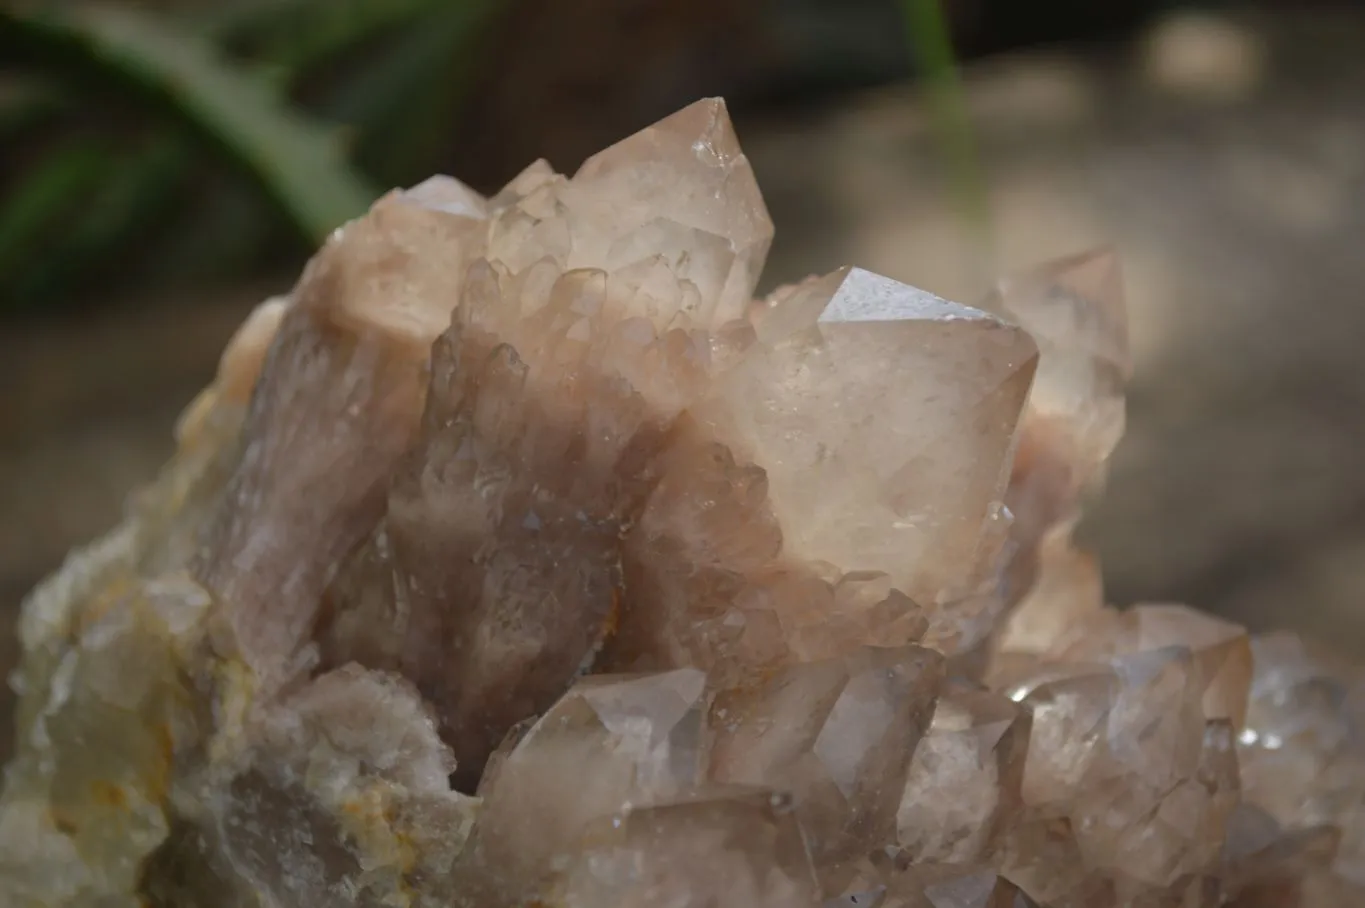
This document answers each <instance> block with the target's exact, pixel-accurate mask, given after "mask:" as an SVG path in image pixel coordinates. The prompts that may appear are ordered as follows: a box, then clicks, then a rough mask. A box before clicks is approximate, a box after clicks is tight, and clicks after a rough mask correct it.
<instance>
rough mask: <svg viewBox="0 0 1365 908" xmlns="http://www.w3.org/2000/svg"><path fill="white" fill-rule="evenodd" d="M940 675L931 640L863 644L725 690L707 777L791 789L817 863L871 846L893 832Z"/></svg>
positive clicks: (715, 711)
mask: <svg viewBox="0 0 1365 908" xmlns="http://www.w3.org/2000/svg"><path fill="white" fill-rule="evenodd" d="M942 677H943V659H942V656H941V655H940V654H938V653H937V652H934V651H933V650H928V649H923V648H921V647H917V646H904V647H897V648H894V649H880V648H875V647H864V648H862V649H860V650H858V651H857V652H855V653H853V654H851V655H849V656H846V657H844V658H842V659H831V660H825V661H822V662H813V663H806V664H801V665H795V666H792V667H791V668H789V669H786V670H785V671H783V672H781V673H780V674H777V675H775V676H774V677H772V678H771V679H769V680H768V681H767V682H764V683H758V684H753V685H751V686H748V687H746V688H742V689H734V690H727V691H721V692H720V693H718V694H717V696H716V700H715V703H714V705H713V706H712V710H711V724H712V726H713V728H714V733H715V736H716V737H715V743H714V745H713V749H712V765H711V770H710V772H711V777H712V778H713V779H715V780H716V781H721V782H730V783H743V784H751V785H763V786H771V787H776V788H783V789H788V790H791V791H792V792H793V794H794V797H795V804H796V810H797V813H798V815H800V816H801V817H803V819H804V821H805V823H806V829H807V830H808V833H809V834H810V835H811V837H812V838H811V848H812V852H813V854H814V856H815V859H816V861H817V863H818V864H826V863H829V862H837V861H842V860H847V859H849V858H852V857H855V856H856V855H858V854H859V853H865V852H867V851H870V850H871V849H872V848H874V847H876V845H877V844H878V843H879V842H887V841H890V840H891V838H892V837H893V835H894V830H895V824H896V808H897V805H898V803H899V794H900V791H901V790H903V787H904V780H905V776H906V772H907V771H908V769H909V763H910V758H911V756H912V754H913V753H914V751H915V747H916V745H917V744H918V742H919V741H920V738H921V737H922V736H923V735H924V732H925V730H926V729H927V727H928V725H929V721H930V716H931V715H932V713H933V706H934V699H935V697H936V694H937V692H938V689H939V686H940V684H941V681H942ZM813 706H814V707H816V708H814V709H812V707H813Z"/></svg>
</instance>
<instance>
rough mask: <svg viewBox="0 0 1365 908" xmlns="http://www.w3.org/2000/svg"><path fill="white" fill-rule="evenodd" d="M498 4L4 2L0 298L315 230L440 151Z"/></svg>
mask: <svg viewBox="0 0 1365 908" xmlns="http://www.w3.org/2000/svg"><path fill="white" fill-rule="evenodd" d="M505 5H506V4H505V3H500V2H499V0H236V2H223V3H221V4H195V5H185V4H176V5H173V6H172V7H171V8H170V9H169V10H157V11H147V10H144V9H142V8H140V7H138V6H134V5H131V4H129V3H126V2H104V3H93V4H91V3H86V4H73V3H70V2H62V3H59V2H26V3H25V2H19V0H0V61H3V63H2V64H0V149H3V153H4V155H5V159H6V164H7V166H6V168H5V174H4V176H3V177H0V301H3V303H4V304H5V305H6V306H35V305H38V304H42V303H45V302H49V301H52V300H56V299H59V298H65V297H69V296H71V295H73V294H89V293H92V292H97V290H98V288H100V287H101V286H104V285H106V284H107V282H109V280H110V278H111V277H117V278H118V279H119V282H120V283H122V282H124V281H125V280H126V279H127V278H128V277H129V276H130V273H138V272H141V273H148V274H150V273H155V274H156V275H158V276H161V277H166V276H171V277H174V276H182V277H184V276H196V277H203V276H209V275H213V274H222V273H224V272H229V273H230V272H232V271H236V270H240V269H244V268H247V267H252V266H254V265H257V264H259V263H260V262H261V261H262V260H263V259H268V258H269V257H270V256H271V255H272V254H279V253H281V252H283V251H285V250H298V249H306V248H308V247H309V246H311V245H313V244H315V243H317V242H318V241H320V240H321V239H322V238H324V237H325V236H326V235H327V234H328V233H329V232H330V231H331V230H332V229H334V228H335V227H336V226H338V225H339V224H341V223H342V222H344V221H345V220H347V219H348V218H350V217H353V216H355V215H357V214H359V213H361V212H362V211H364V209H365V208H366V207H367V206H368V204H369V203H370V201H371V200H372V199H373V198H375V196H376V195H377V194H378V191H379V190H380V189H381V188H386V187H388V186H390V185H394V184H395V183H396V182H400V181H402V180H404V179H406V178H410V177H411V175H412V174H416V173H423V172H429V171H430V170H431V169H432V168H433V167H434V166H436V162H437V161H438V159H439V155H440V153H441V150H442V143H443V142H444V141H446V140H447V139H448V135H449V125H450V119H451V115H452V111H453V109H454V108H455V106H456V105H457V104H458V103H459V100H460V98H461V96H462V93H463V91H464V89H465V85H466V83H467V78H468V64H469V60H470V58H471V57H472V56H473V48H474V47H475V42H476V40H477V37H478V35H479V34H480V33H481V32H482V31H483V30H484V29H486V28H487V27H488V26H489V24H490V23H491V22H492V17H493V16H494V15H495V14H496V13H497V12H498V10H499V8H500V7H502V6H505ZM182 7H183V9H182ZM338 124H344V128H343V127H342V126H339V125H338Z"/></svg>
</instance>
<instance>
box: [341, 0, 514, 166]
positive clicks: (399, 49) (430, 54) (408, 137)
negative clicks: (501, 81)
mask: <svg viewBox="0 0 1365 908" xmlns="http://www.w3.org/2000/svg"><path fill="white" fill-rule="evenodd" d="M499 5H500V4H499V3H498V2H497V0H463V2H459V3H453V4H450V5H448V6H444V7H441V8H439V9H435V10H432V11H431V12H429V13H428V14H427V15H425V16H423V17H422V18H420V19H419V20H417V21H415V22H413V23H411V24H410V25H408V26H407V27H405V28H404V29H403V30H402V32H401V33H399V34H397V35H395V36H394V37H393V39H392V40H391V41H390V42H389V43H388V44H387V45H386V46H385V47H384V48H382V49H381V50H380V51H379V52H378V53H377V55H376V57H375V59H374V60H373V61H372V62H371V63H370V64H369V65H368V66H367V67H365V68H364V69H363V70H361V71H360V72H358V73H357V74H356V75H355V76H354V77H352V78H350V79H348V80H346V81H344V82H343V83H341V84H340V85H339V86H338V88H337V89H336V91H335V92H334V94H333V97H332V99H331V102H330V103H329V104H328V105H327V108H326V109H327V110H328V111H329V112H331V114H332V115H333V116H335V117H336V118H337V119H338V120H341V121H342V122H346V123H354V124H355V125H356V126H357V127H358V131H359V133H360V136H361V149H360V160H362V161H364V162H365V163H366V164H367V165H368V166H369V169H370V171H371V172H373V173H377V174H380V175H383V176H385V177H389V178H392V179H400V178H401V176H402V175H405V174H411V173H413V172H420V171H422V170H425V169H426V168H429V167H430V166H432V161H433V159H435V158H437V157H439V154H440V149H439V148H436V147H434V146H435V145H436V143H437V142H442V141H445V140H446V139H448V137H449V134H450V133H449V124H450V118H451V116H452V111H453V110H454V108H455V107H456V106H457V104H458V103H459V100H460V98H461V97H462V96H463V93H464V91H465V89H466V88H467V86H468V75H469V72H468V70H469V64H470V62H471V60H472V57H473V55H472V54H471V53H470V52H469V50H468V49H469V47H470V45H471V44H472V43H473V38H474V37H475V36H476V35H477V34H479V33H480V32H481V31H482V27H483V26H484V25H485V24H486V23H487V22H488V19H489V17H490V16H491V15H492V14H493V13H494V12H495V11H496V10H497V8H498V7H499ZM396 98H401V99H403V100H402V103H395V102H394V99H396Z"/></svg>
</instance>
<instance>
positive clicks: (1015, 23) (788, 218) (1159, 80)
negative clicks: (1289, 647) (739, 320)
mask: <svg viewBox="0 0 1365 908" xmlns="http://www.w3.org/2000/svg"><path fill="white" fill-rule="evenodd" d="M704 95H724V96H725V97H726V98H727V99H728V100H729V101H730V105H731V111H732V114H733V116H734V119H735V122H736V125H737V127H738V129H739V132H740V137H741V140H742V141H743V143H744V147H745V149H746V150H747V151H748V153H749V155H750V157H751V158H752V160H753V162H754V166H755V169H756V170H757V172H758V176H759V179H760V182H761V183H762V185H763V187H764V190H765V194H766V196H767V199H768V203H769V206H770V208H771V211H772V215H773V218H774V220H775V222H776V224H777V241H776V244H775V247H774V250H773V254H772V257H771V259H770V265H769V271H768V275H767V278H766V281H765V283H766V285H767V286H769V287H770V286H772V285H774V284H776V283H778V282H781V281H785V280H791V279H794V278H799V277H801V276H804V275H805V274H808V273H810V272H815V271H823V270H827V269H829V268H832V267H835V266H837V265H840V264H844V263H856V264H859V265H862V266H864V267H868V268H871V269H873V270H877V271H881V272H883V273H886V274H888V275H891V276H893V277H896V278H899V279H901V280H905V281H907V282H911V283H915V284H918V285H920V286H923V287H926V288H927V289H930V290H933V291H935V292H937V293H940V294H942V295H945V296H949V297H951V298H954V299H959V300H962V301H964V302H971V301H973V300H975V299H977V298H979V297H980V296H981V295H982V294H983V293H984V292H985V291H986V289H987V287H988V286H989V285H990V283H991V281H992V280H993V279H994V277H995V276H996V275H998V274H999V273H1000V272H1002V271H1007V270H1011V269H1014V268H1018V267H1020V266H1024V265H1027V264H1029V263H1031V262H1034V261H1037V260H1038V259H1041V258H1044V257H1048V256H1053V255H1060V254H1065V253H1069V252H1074V251H1077V250H1080V249H1084V248H1087V247H1090V246H1094V245H1097V244H1100V243H1111V244H1113V245H1115V246H1117V247H1118V249H1119V250H1120V252H1121V254H1122V257H1123V259H1124V262H1125V268H1126V274H1127V279H1128V289H1129V299H1130V309H1131V313H1132V323H1133V343H1134V346H1135V358H1136V375H1135V378H1134V382H1133V386H1132V392H1131V397H1130V410H1129V422H1130V427H1129V432H1128V436H1127V438H1126V440H1125V441H1124V443H1123V445H1122V446H1121V448H1120V450H1119V452H1118V454H1117V456H1116V458H1115V461H1114V463H1113V468H1112V471H1111V478H1110V485H1109V490H1108V493H1107V496H1106V497H1105V498H1104V499H1103V500H1102V501H1100V502H1098V503H1097V504H1096V505H1095V507H1094V508H1093V510H1092V512H1091V514H1090V517H1089V518H1088V521H1087V524H1086V527H1085V531H1084V537H1085V539H1086V541H1087V542H1088V544H1089V545H1091V546H1092V547H1093V548H1095V549H1096V550H1097V551H1098V552H1099V553H1100V555H1101V556H1102V558H1103V560H1104V563H1105V566H1106V571H1107V581H1108V588H1109V593H1110V597H1111V599H1112V600H1113V601H1115V602H1116V603H1130V602H1134V601H1143V600H1146V601H1152V600H1158V601H1161V600H1167V601H1169V600H1177V601H1185V602H1189V603H1192V604H1194V605H1198V606H1201V607H1204V608H1209V609H1213V610H1215V611H1218V612H1220V613H1222V614H1225V615H1229V616H1231V617H1233V618H1235V619H1237V620H1241V621H1244V622H1246V623H1249V624H1251V625H1252V626H1254V627H1264V626H1267V625H1287V626H1291V627H1296V628H1300V629H1304V630H1307V631H1309V632H1312V633H1315V634H1318V635H1321V636H1325V637H1328V638H1330V639H1331V640H1333V641H1335V642H1336V644H1337V646H1338V647H1340V648H1342V649H1345V650H1347V651H1351V652H1354V653H1355V654H1356V655H1365V607H1363V605H1365V604H1363V603H1362V597H1363V596H1365V470H1362V463H1361V462H1362V459H1363V458H1362V453H1365V445H1362V441H1365V360H1363V359H1362V358H1361V357H1360V356H1359V355H1358V351H1359V348H1360V347H1361V345H1362V342H1365V4H1361V3H1346V2H1311V0H1280V2H1273V0H1262V2H1252V0H1246V2H1225V3H1202V4H1195V3H1184V2H1175V0H1166V2H1162V0H1105V2H1090V0H1029V2H1021V0H572V2H570V0H233V2H227V0H217V2H215V0H155V2H152V0H144V2H131V0H127V2H114V0H108V2H101V3H69V2H68V3H63V2H20V0H0V618H2V619H3V624H0V627H3V630H0V668H3V667H5V666H7V665H8V664H10V662H11V660H12V658H13V654H14V651H15V647H16V644H15V641H14V638H13V636H12V634H11V633H10V628H11V627H12V624H13V617H14V615H15V613H16V610H17V607H18V604H19V601H20V600H21V598H22V596H23V594H24V593H25V591H26V590H27V589H28V588H29V587H30V586H31V585H32V584H33V583H34V582H35V581H36V580H37V579H39V578H40V577H41V576H42V575H44V574H45V573H47V572H49V571H50V570H52V569H53V568H55V567H56V566H57V565H58V564H59V563H60V561H61V559H62V557H63V555H64V554H65V553H66V551H67V550H68V549H69V548H70V547H71V546H72V545H73V544H76V543H79V542H83V541H85V540H88V539H90V538H91V537H93V536H94V535H96V534H98V533H99V532H101V531H103V530H104V529H106V528H107V527H109V526H110V525H111V524H112V523H113V522H114V521H115V520H116V519H117V517H118V514H119V511H120V508H121V506H122V502H123V500H124V497H125V496H126V494H127V493H128V491H129V490H130V489H131V488H133V487H134V486H136V485H137V484H139V483H142V482H144V481H146V480H147V479H148V478H150V477H151V476H152V475H153V473H154V472H155V470H156V468H157V467H158V466H159V464H160V463H161V462H162V461H163V460H164V459H165V457H166V456H167V455H168V453H169V451H170V447H171V441H170V429H171V425H172V423H173V420H174V418H175V416H176V414H177V413H178V411H179V409H180V408H181V407H182V406H183V405H184V404H185V403H186V402H188V401H189V399H190V398H191V397H192V395H193V394H194V392H195V391H196V390H197V389H198V388H199V387H200V386H201V385H203V384H204V383H205V382H206V381H207V380H208V379H209V377H210V376H211V374H212V370H213V368H214V364H215V361H216V357H217V354H218V351H219V349H220V348H221V346H222V344H223V343H224V341H225V340H226V338H227V337H228V336H229V334H230V333H231V331H232V329H233V328H234V327H235V325H236V324H237V322H238V321H239V320H240V319H241V318H242V316H243V315H244V314H245V313H246V312H247V311H248V310H249V309H250V307H251V306H252V305H254V304H255V303H256V302H258V301H259V300H261V299H262V298H264V297H265V296H266V295H268V294H270V293H274V292H279V291H283V290H285V289H287V288H288V287H289V286H290V284H291V283H292V280H293V276H294V275H295V274H296V273H297V270H298V268H299V267H300V265H301V263H302V262H303V261H304V260H305V259H306V257H307V256H308V254H309V252H310V251H311V250H312V249H313V248H314V247H315V246H316V244H317V243H318V242H319V241H320V239H321V238H323V237H325V236H326V234H327V233H328V232H329V231H330V230H331V229H332V228H333V227H334V226H336V225H337V224H338V223H340V222H341V221H343V220H345V219H346V218H348V217H351V216H353V215H355V214H358V213H359V212H361V211H363V210H364V208H365V207H366V206H367V205H368V203H369V202H370V201H371V200H372V199H373V198H374V197H375V196H376V195H377V194H378V193H379V192H381V191H382V190H384V189H386V188H388V187H391V186H395V185H407V184H412V183H415V182H417V181H419V180H420V179H422V178H423V177H425V176H427V175H429V174H430V173H433V172H438V171H439V172H445V173H450V174H453V175H456V176H458V177H460V178H461V179H463V180H465V181H466V182H468V183H471V184H472V185H474V186H475V187H477V188H479V189H483V190H493V189H496V188H497V187H498V186H499V185H500V184H501V183H502V182H503V181H504V180H506V179H507V178H508V177H510V176H511V175H513V174H514V173H516V172H517V171H518V170H520V169H521V167H522V166H524V165H525V164H526V163H528V162H529V161H531V160H533V159H534V158H537V157H546V158H548V159H549V160H550V161H551V162H552V163H553V164H554V165H555V166H556V167H557V168H558V169H560V170H567V171H570V172H572V170H573V169H574V168H575V167H576V166H577V164H578V162H579V161H580V160H581V159H582V158H583V157H585V156H586V155H587V154H589V153H591V152H593V151H595V150H596V149H598V148H600V147H603V146H605V145H607V144H609V143H611V142H612V141H614V140H615V139H617V138H620V137H621V136H624V135H625V134H627V133H629V132H632V131H634V130H636V129H638V128H640V127H642V126H644V125H647V124H648V123H650V122H652V121H653V120H656V119H658V118H660V117H662V116H664V115H666V114H668V113H670V112H671V111H673V110H674V109H676V108H678V107H681V106H683V105H684V104H686V103H688V102H690V101H692V100H695V99H696V98H698V97H700V96H704ZM3 711H4V708H3V706H0V712H3ZM7 731H8V729H6V732H7ZM3 737H4V736H3V735H0V749H3Z"/></svg>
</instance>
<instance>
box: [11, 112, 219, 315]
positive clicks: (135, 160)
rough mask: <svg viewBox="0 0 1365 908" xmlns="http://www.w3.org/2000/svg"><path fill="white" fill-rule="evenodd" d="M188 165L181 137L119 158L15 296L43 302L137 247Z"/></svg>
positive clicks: (188, 149)
mask: <svg viewBox="0 0 1365 908" xmlns="http://www.w3.org/2000/svg"><path fill="white" fill-rule="evenodd" d="M193 162H194V157H193V154H192V149H191V147H190V145H189V143H188V142H187V141H186V140H185V139H184V137H181V136H164V137H158V138H156V139H154V140H153V141H152V142H151V143H150V144H149V145H148V146H147V147H145V148H140V149H137V150H136V151H133V152H129V153H126V154H124V155H122V156H120V157H119V158H118V159H117V163H116V164H114V165H113V166H112V167H111V168H110V169H109V172H108V173H107V174H106V175H105V178H104V179H103V180H102V181H101V182H100V183H99V185H98V186H96V187H93V191H92V192H91V194H90V195H89V197H88V198H87V199H85V200H82V202H81V210H80V211H79V212H78V213H77V216H75V217H68V218H66V219H65V220H67V221H68V222H69V226H68V227H67V228H66V229H65V230H64V231H63V232H62V233H61V234H60V235H58V236H56V237H54V238H53V239H52V241H51V242H50V243H49V244H47V245H46V246H45V248H44V254H43V256H42V257H41V258H40V259H38V260H37V261H35V262H33V263H32V265H31V266H30V267H29V268H28V269H26V270H25V273H24V274H23V276H22V277H21V278H20V279H19V280H17V281H16V282H15V295H16V297H18V298H21V299H46V298H51V297H54V296H57V295H60V294H62V293H64V292H69V291H70V290H71V289H72V288H74V287H76V286H77V285H78V284H80V283H81V282H82V281H84V280H86V279H87V278H88V277H89V276H90V275H91V273H92V272H95V271H97V270H99V269H101V268H102V267H104V266H107V265H108V264H109V263H110V260H111V259H112V258H113V257H115V256H117V255H119V254H120V253H121V252H124V251H126V247H127V246H128V244H129V243H141V242H142V236H143V233H144V231H145V230H146V229H147V228H148V227H149V226H150V225H151V223H152V222H153V221H155V220H156V219H157V217H158V216H159V215H161V214H162V213H163V212H164V211H165V210H166V209H167V208H168V207H170V206H171V205H172V204H174V203H175V202H176V201H177V193H178V192H179V191H180V189H181V187H182V186H183V183H184V180H185V177H186V176H187V175H188V173H189V172H190V170H191V167H192V164H193Z"/></svg>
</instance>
